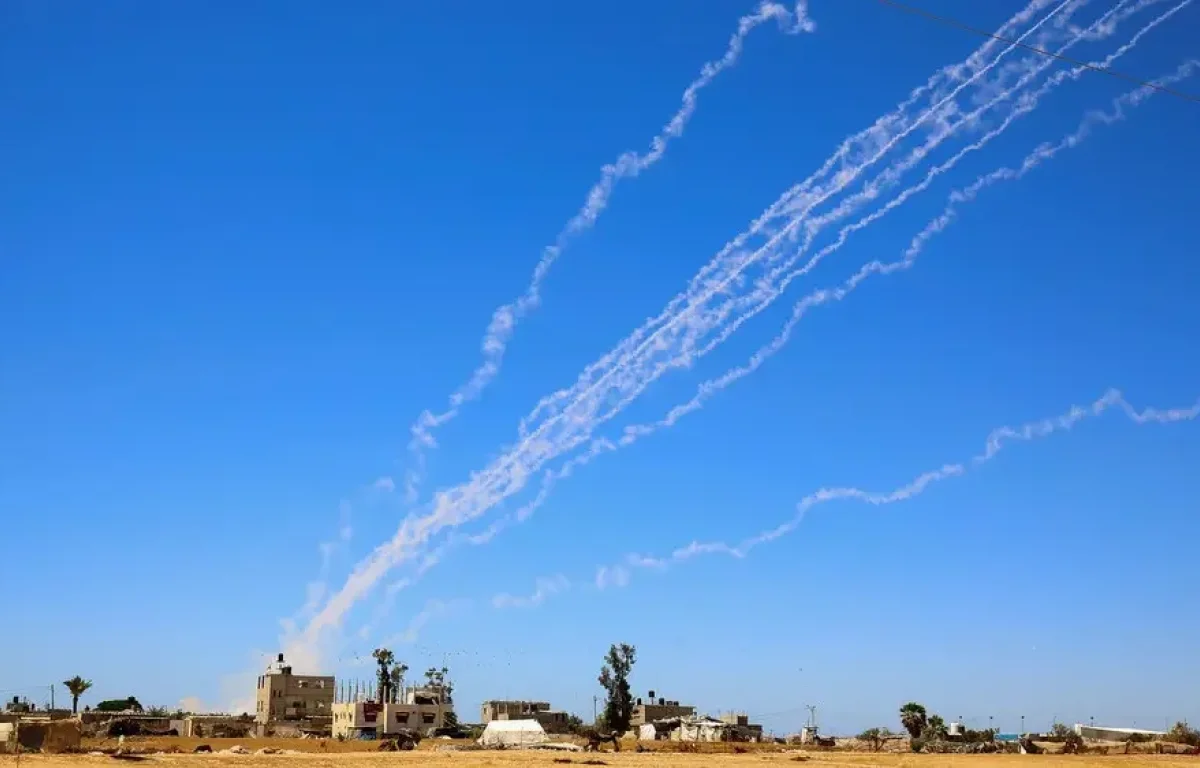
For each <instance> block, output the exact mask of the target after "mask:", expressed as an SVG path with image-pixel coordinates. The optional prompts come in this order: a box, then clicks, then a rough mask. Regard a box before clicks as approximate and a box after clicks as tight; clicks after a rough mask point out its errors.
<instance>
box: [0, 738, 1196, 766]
mask: <svg viewBox="0 0 1200 768" xmlns="http://www.w3.org/2000/svg"><path fill="white" fill-rule="evenodd" d="M251 743H254V742H253V741H252V742H251ZM293 743H295V742H293ZM248 746H249V745H248ZM259 746H261V744H260V745H259ZM339 746H352V745H339ZM567 760H569V761H570V763H571V764H575V765H587V764H588V763H587V762H586V761H589V760H600V761H603V763H602V764H605V765H610V766H631V767H641V766H645V767H646V768H649V767H650V766H668V767H670V766H678V767H679V768H694V767H697V766H709V765H719V766H725V765H729V766H733V765H743V766H745V765H762V764H765V763H771V764H774V765H777V766H779V767H780V768H783V767H784V766H789V765H798V764H800V763H803V764H805V765H807V766H811V768H1018V767H1019V766H1020V767H1021V768H1029V763H1031V762H1034V763H1036V764H1037V767H1038V768H1067V767H1068V766H1070V768H1096V767H1097V766H1100V765H1101V764H1103V766H1106V767H1108V768H1173V766H1176V765H1178V766H1180V767H1182V766H1197V768H1200V760H1198V759H1197V758H1195V757H1183V756H1171V755H1128V756H1126V755H1112V756H1064V755H1039V756H1025V755H914V754H904V755H887V754H881V755H872V754H838V753H808V754H803V755H798V754H796V753H788V752H771V753H768V752H761V751H759V752H747V753H745V754H667V753H641V754H639V753H637V752H628V751H626V752H621V753H619V754H613V753H611V752H605V753H602V754H599V755H596V754H581V753H572V754H562V753H552V752H533V751H529V752H523V751H515V750H513V751H441V750H438V749H436V748H430V749H420V750H417V751H414V752H372V753H367V752H346V751H338V752H332V751H330V752H310V753H303V754H294V755H224V754H211V755H204V754H202V755H192V754H180V755H173V754H168V755H151V756H147V757H146V758H145V760H143V761H141V763H140V764H141V765H143V766H146V768H235V766H236V767H237V768H283V766H284V765H285V764H287V765H289V766H295V768H386V767H387V766H397V765H413V766H416V765H422V766H424V765H430V766H446V767H447V768H448V767H450V766H454V767H456V768H477V767H481V766H498V767H499V768H504V767H505V766H511V767H512V768H517V767H518V766H547V768H551V766H555V765H560V764H564V761H567ZM556 761H557V762H556ZM15 764H16V758H14V757H13V756H4V757H0V768H5V767H6V766H9V765H15ZM20 764H21V765H28V766H29V767H30V768H101V766H105V767H107V768H118V766H124V767H127V766H130V765H132V763H129V762H126V761H123V760H115V759H113V758H111V757H107V756H92V755H24V756H22V757H21V758H20ZM592 764H595V763H592Z"/></svg>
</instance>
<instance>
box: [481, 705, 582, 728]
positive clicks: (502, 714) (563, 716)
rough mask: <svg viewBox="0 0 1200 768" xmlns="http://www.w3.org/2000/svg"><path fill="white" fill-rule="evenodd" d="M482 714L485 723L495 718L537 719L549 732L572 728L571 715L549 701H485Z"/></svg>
mask: <svg viewBox="0 0 1200 768" xmlns="http://www.w3.org/2000/svg"><path fill="white" fill-rule="evenodd" d="M480 716H481V718H482V722H483V723H484V724H487V723H490V722H491V721H493V720H537V721H538V723H540V724H541V726H542V728H543V729H544V730H545V731H546V732H547V733H566V732H567V731H568V730H570V716H569V715H567V713H566V712H560V711H556V710H552V709H550V702H548V701H485V702H483V706H482V707H481V708H480Z"/></svg>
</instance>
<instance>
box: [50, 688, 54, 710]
mask: <svg viewBox="0 0 1200 768" xmlns="http://www.w3.org/2000/svg"><path fill="white" fill-rule="evenodd" d="M50 711H51V712H53V711H54V684H53V683H52V684H51V685H50Z"/></svg>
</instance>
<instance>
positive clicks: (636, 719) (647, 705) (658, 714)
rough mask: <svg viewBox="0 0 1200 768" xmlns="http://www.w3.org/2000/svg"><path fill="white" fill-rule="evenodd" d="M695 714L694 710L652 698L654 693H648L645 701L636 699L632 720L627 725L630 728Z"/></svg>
mask: <svg viewBox="0 0 1200 768" xmlns="http://www.w3.org/2000/svg"><path fill="white" fill-rule="evenodd" d="M695 714H696V708H695V707H692V706H688V705H686V704H680V703H679V702H678V701H667V700H666V699H664V698H658V699H655V698H654V691H650V695H649V696H648V697H647V698H646V700H645V701H642V699H638V700H637V701H636V702H635V703H634V705H633V718H632V719H631V720H630V722H629V725H630V727H632V728H637V727H638V726H642V725H646V724H647V723H654V722H656V721H658V720H666V719H668V718H672V717H693V716H694V715H695Z"/></svg>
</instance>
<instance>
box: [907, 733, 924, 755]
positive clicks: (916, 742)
mask: <svg viewBox="0 0 1200 768" xmlns="http://www.w3.org/2000/svg"><path fill="white" fill-rule="evenodd" d="M908 746H909V748H910V749H911V750H912V751H913V752H920V751H921V750H922V749H924V748H925V739H923V738H921V737H920V736H918V737H916V738H915V739H913V740H912V741H910V742H908Z"/></svg>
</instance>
